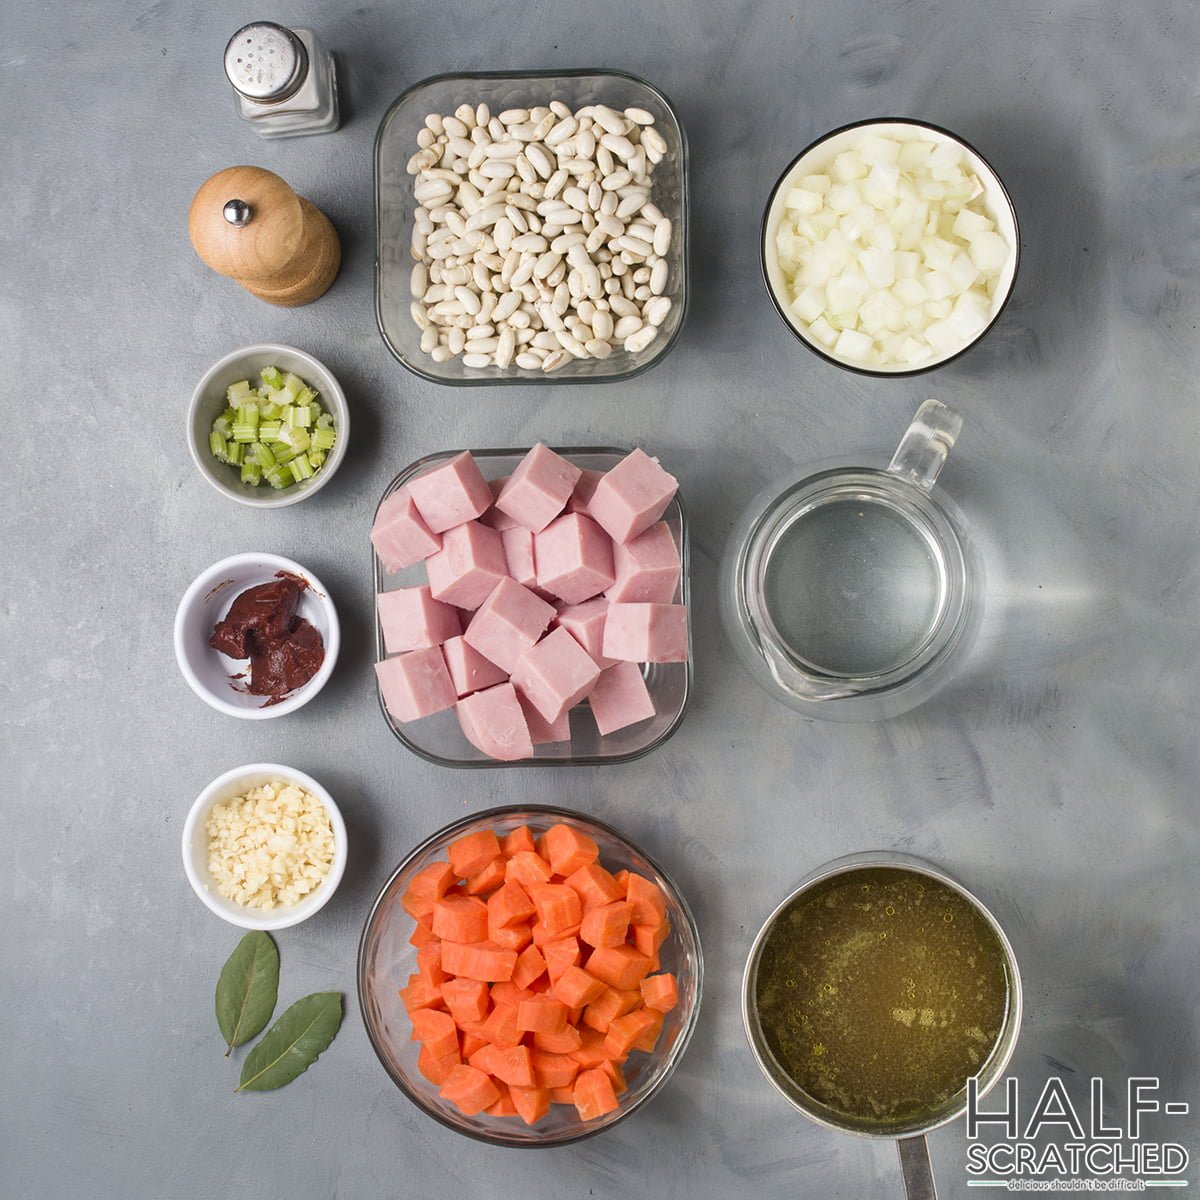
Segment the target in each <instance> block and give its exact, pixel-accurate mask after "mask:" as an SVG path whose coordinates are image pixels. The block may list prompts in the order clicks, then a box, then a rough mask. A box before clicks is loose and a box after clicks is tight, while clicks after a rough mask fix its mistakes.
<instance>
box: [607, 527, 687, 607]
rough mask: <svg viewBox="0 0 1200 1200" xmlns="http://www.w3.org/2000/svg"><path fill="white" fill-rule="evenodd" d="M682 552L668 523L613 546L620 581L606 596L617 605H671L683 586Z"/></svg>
mask: <svg viewBox="0 0 1200 1200" xmlns="http://www.w3.org/2000/svg"><path fill="white" fill-rule="evenodd" d="M679 570H680V563H679V551H678V549H677V548H676V546H675V539H674V538H673V537H672V536H671V531H670V529H669V528H668V527H667V524H666V522H665V521H659V522H657V524H654V525H651V526H650V528H649V529H647V530H646V532H645V533H639V534H638V536H637V537H635V538H632V539H631V540H630V541H628V542H626V543H625V544H624V545H622V544H621V543H620V542H617V543H615V544H614V545H613V573H614V574H615V575H616V579H615V581H614V582H613V585H612V587H610V588H609V589H608V591H607V592H606V593H605V594H606V595H607V596H608V598H609V600H611V601H612V602H613V603H614V604H670V603H671V601H672V600H674V599H675V589H676V587H677V586H678V584H679Z"/></svg>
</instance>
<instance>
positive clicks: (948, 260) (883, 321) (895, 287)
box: [773, 131, 1012, 367]
mask: <svg viewBox="0 0 1200 1200" xmlns="http://www.w3.org/2000/svg"><path fill="white" fill-rule="evenodd" d="M983 192H984V189H983V185H982V183H980V181H979V179H978V178H977V177H976V175H975V174H974V172H973V171H972V169H971V164H970V162H969V161H968V160H967V159H966V157H965V155H964V154H963V151H962V148H961V147H959V146H957V145H954V144H953V143H950V142H941V141H931V140H927V139H925V138H922V137H921V136H919V135H918V136H916V137H914V138H913V139H911V140H910V139H905V140H900V139H897V138H895V137H891V136H886V135H883V134H881V133H879V132H875V131H866V132H864V134H863V135H862V137H861V138H860V139H859V140H858V141H857V142H856V143H855V144H853V145H852V146H851V147H850V148H849V149H847V150H843V151H842V152H841V153H839V154H838V155H836V156H835V157H834V159H833V161H832V162H831V163H830V164H829V167H828V170H827V171H826V172H823V173H817V174H811V175H804V176H801V177H800V178H799V179H797V180H795V181H794V182H793V183H792V185H791V186H790V187H789V188H788V190H787V191H786V193H785V194H784V213H783V216H782V218H781V219H780V222H779V224H778V226H777V227H776V229H775V231H774V234H773V237H774V244H775V249H776V251H777V253H778V255H779V265H780V269H781V270H782V273H783V276H784V280H785V283H786V287H787V296H786V297H785V298H786V299H787V301H788V303H789V307H790V309H791V312H792V314H793V315H794V318H795V320H796V322H797V323H798V324H799V325H800V326H801V328H802V329H803V330H804V331H805V332H806V333H807V334H808V335H809V337H811V338H812V339H813V341H815V342H816V343H818V344H819V345H821V346H823V347H825V348H826V349H828V350H830V351H832V352H833V353H834V354H835V355H837V356H838V357H839V358H843V359H845V360H847V361H848V362H854V363H861V364H862V365H864V366H876V367H892V366H899V367H906V366H916V365H919V364H921V363H924V362H927V361H929V360H931V359H941V358H945V357H947V356H949V355H951V354H953V353H954V352H955V351H957V350H960V349H961V348H962V347H963V346H964V345H966V344H967V343H969V342H970V341H971V340H973V339H974V338H975V337H976V336H978V334H979V333H980V332H982V330H983V329H985V328H986V326H987V323H988V319H989V317H990V315H991V310H992V297H993V295H994V293H995V290H996V284H997V281H998V280H999V277H1000V274H1001V272H1002V271H1003V270H1004V268H1005V267H1006V266H1007V264H1008V262H1009V259H1010V257H1011V255H1012V247H1011V246H1010V245H1009V243H1008V241H1007V239H1006V238H1005V236H1004V235H1003V234H1002V233H1001V232H999V231H998V230H997V228H996V224H995V222H994V221H993V220H992V218H991V217H989V216H988V214H987V211H986V209H985V207H984V204H983Z"/></svg>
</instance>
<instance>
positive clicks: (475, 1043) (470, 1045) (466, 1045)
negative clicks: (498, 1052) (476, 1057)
mask: <svg viewBox="0 0 1200 1200" xmlns="http://www.w3.org/2000/svg"><path fill="white" fill-rule="evenodd" d="M480 1024H482V1022H480ZM489 1045H491V1043H490V1042H489V1041H488V1040H487V1038H483V1037H480V1036H479V1034H477V1033H471V1032H469V1031H468V1030H466V1029H464V1030H463V1031H462V1050H461V1052H460V1053H461V1054H462V1056H463V1058H470V1057H471V1055H472V1054H474V1053H475V1051H476V1050H478V1049H479V1047H480V1046H489Z"/></svg>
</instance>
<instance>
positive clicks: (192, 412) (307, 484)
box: [187, 342, 350, 508]
mask: <svg viewBox="0 0 1200 1200" xmlns="http://www.w3.org/2000/svg"><path fill="white" fill-rule="evenodd" d="M264 367H278V368H279V369H280V370H281V371H283V372H285V373H286V372H288V371H291V372H293V373H294V374H296V375H299V376H300V378H301V379H303V380H304V382H305V383H307V384H308V385H309V386H310V387H312V388H314V389H315V390H316V392H317V397H318V399H319V400H320V403H321V407H322V408H324V409H325V410H326V411H327V412H330V413H332V414H333V428H334V430H335V432H336V433H337V440H336V441H335V442H334V444H333V449H332V450H330V451H329V453H328V455H326V457H325V461H324V463H322V464H321V469H320V470H319V471H317V472H316V473H315V474H314V475H313V476H312V477H311V478H310V479H306V480H304V482H303V483H295V484H293V485H292V486H291V487H287V488H280V489H279V490H278V491H276V489H275V488H273V487H271V485H270V484H267V483H263V484H260V485H259V486H258V487H254V486H252V485H251V484H249V483H243V482H242V480H241V475H240V472H239V471H238V469H237V468H236V467H231V466H229V465H228V463H222V462H217V460H216V459H215V458H213V456H212V451H211V450H210V449H209V446H208V439H209V434H210V433H211V432H212V425H213V421H215V420H216V419H217V417H219V416H220V415H221V413H222V412H223V411H224V410H225V408H226V407H227V401H226V399H225V390H226V389H227V388H228V387H229V386H230V384H233V383H237V382H238V381H239V380H242V379H248V380H250V381H251V386H253V387H257V386H258V383H259V374H258V373H259V372H260V371H261V370H262V369H263V368H264ZM187 431H188V449H189V450H190V451H191V454H192V461H193V462H194V463H195V464H196V470H198V471H199V472H200V474H201V475H203V476H204V478H205V479H206V480H208V482H209V483H210V484H212V486H213V487H215V488H216V489H217V491H218V492H220V493H222V495H225V496H228V497H229V499H230V500H236V501H237V502H238V503H239V504H248V505H249V506H250V507H251V508H286V507H287V506H288V505H289V504H298V503H299V502H300V501H301V500H307V499H308V497H309V496H311V495H312V494H313V493H314V492H317V491H319V490H320V489H321V488H323V487H324V486H325V485H326V484H327V483H328V482H329V481H330V480H331V479H332V478H333V474H334V472H335V471H336V470H337V469H338V467H340V466H341V464H342V459H344V458H345V457H346V444H347V442H349V440H350V409H349V406H348V405H347V404H346V396H345V393H343V391H342V388H341V385H340V384H339V383H338V381H337V380H336V379H335V378H334V375H333V372H332V371H331V370H330V369H329V368H328V367H327V366H326V365H325V364H324V363H323V362H321V361H320V360H318V359H315V358H313V356H312V355H311V354H306V353H305V352H304V351H303V350H297V349H296V348H295V347H294V346H282V345H277V344H275V343H269V342H268V343H263V344H261V345H257V346H244V347H243V348H242V349H241V350H234V351H231V352H230V353H229V354H226V355H225V357H224V358H219V359H218V360H217V361H216V362H215V363H213V365H212V366H211V367H209V368H208V370H207V371H205V373H204V375H203V376H202V377H201V379H200V382H199V383H198V384H196V390H195V391H194V392H193V393H192V400H191V403H190V404H189V405H188V414H187Z"/></svg>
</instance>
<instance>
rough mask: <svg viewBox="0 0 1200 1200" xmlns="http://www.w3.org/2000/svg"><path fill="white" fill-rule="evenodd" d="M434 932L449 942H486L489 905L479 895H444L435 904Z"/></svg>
mask: <svg viewBox="0 0 1200 1200" xmlns="http://www.w3.org/2000/svg"><path fill="white" fill-rule="evenodd" d="M433 932H434V933H435V934H436V935H437V936H438V937H440V938H442V939H443V940H444V941H448V942H486V941H487V932H488V910H487V905H486V904H484V902H483V901H482V900H480V899H479V897H478V896H444V897H443V898H442V899H441V900H439V901H437V903H436V904H434V906H433Z"/></svg>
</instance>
